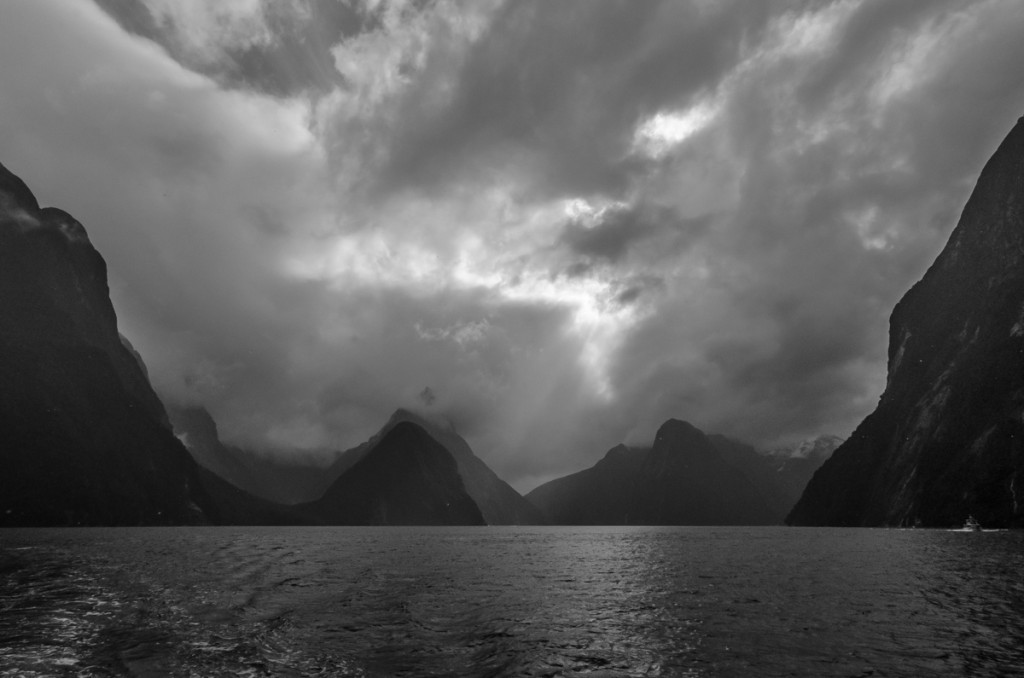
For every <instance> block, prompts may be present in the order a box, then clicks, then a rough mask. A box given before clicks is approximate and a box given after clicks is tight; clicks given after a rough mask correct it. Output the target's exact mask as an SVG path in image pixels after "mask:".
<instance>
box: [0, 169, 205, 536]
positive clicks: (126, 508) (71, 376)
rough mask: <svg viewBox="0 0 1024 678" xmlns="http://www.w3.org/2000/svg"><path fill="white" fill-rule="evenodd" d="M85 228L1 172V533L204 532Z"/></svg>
mask: <svg viewBox="0 0 1024 678" xmlns="http://www.w3.org/2000/svg"><path fill="white" fill-rule="evenodd" d="M211 509H212V507H211V505H210V503H209V499H208V498H207V496H206V494H205V492H204V491H203V490H202V488H201V487H200V483H199V477H198V468H197V466H196V465H195V463H194V462H193V461H192V459H191V458H190V457H189V455H188V453H187V452H186V451H185V449H184V448H183V447H182V446H181V444H180V443H179V442H178V440H177V439H175V437H174V435H173V434H172V433H171V431H170V427H169V424H168V420H167V415H166V413H165V412H164V408H163V405H162V404H161V403H160V400H159V399H158V398H157V396H156V394H155V393H154V392H153V390H152V388H151V387H150V385H149V380H148V378H147V376H146V374H145V372H144V370H143V368H142V367H141V362H140V361H139V360H138V357H137V355H136V354H135V353H134V351H133V350H132V349H131V347H130V345H128V343H127V341H126V340H125V339H124V338H123V337H121V336H120V335H119V334H118V331H117V318H116V316H115V314H114V308H113V306H112V305H111V303H110V298H109V292H108V287H107V270H106V264H105V262H104V261H103V258H102V257H101V256H100V254H99V253H98V252H97V251H96V250H95V248H93V246H92V244H91V243H90V241H89V237H88V235H87V234H86V231H85V228H83V227H82V225H81V224H80V223H79V222H78V221H76V220H75V219H74V218H73V217H71V216H70V215H69V214H67V213H66V212H63V211H62V210H59V209H55V208H51V207H48V208H42V209H41V208H40V207H39V204H38V202H37V201H36V199H35V197H34V196H33V195H32V192H31V191H30V190H29V189H28V187H27V186H26V185H25V184H24V182H22V181H21V180H20V179H19V178H18V177H16V176H14V175H13V174H11V173H10V172H9V171H8V170H7V169H6V168H5V167H3V166H2V165H0V524H4V525H65V524H72V525H79V524H82V525H136V524H168V523H196V522H205V521H207V520H208V519H209V518H210V517H211V516H210V515H209V513H210V511H211Z"/></svg>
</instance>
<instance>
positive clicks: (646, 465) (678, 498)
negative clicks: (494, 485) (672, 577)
mask: <svg viewBox="0 0 1024 678" xmlns="http://www.w3.org/2000/svg"><path fill="white" fill-rule="evenodd" d="M526 498H527V499H528V500H530V501H531V502H532V503H533V504H534V505H535V506H537V507H538V508H540V509H541V510H542V511H543V512H544V513H545V514H546V515H547V516H548V517H549V518H550V520H551V522H553V523H555V524H576V525H601V524H608V525H763V524H769V523H771V522H773V512H772V509H771V508H770V507H769V505H768V503H766V501H765V500H764V498H763V497H762V496H761V494H760V492H759V491H758V490H757V488H756V487H755V486H754V484H753V483H752V482H751V481H750V480H749V479H748V478H747V477H746V476H745V475H744V474H743V473H741V472H740V471H739V470H737V469H736V468H734V467H733V466H731V465H730V464H729V463H728V462H726V460H725V459H724V458H723V456H722V454H721V453H720V452H719V450H718V449H717V448H716V447H715V444H714V443H713V442H712V441H711V440H710V439H709V438H708V436H706V435H705V434H704V433H703V432H701V431H700V430H699V429H697V428H696V427H694V426H692V425H691V424H688V423H686V422H683V421H679V420H676V419H670V420H669V421H667V422H665V423H664V424H663V425H662V426H661V428H659V429H658V433H657V435H656V436H655V439H654V445H653V446H652V447H651V448H650V449H649V450H633V449H630V448H628V447H626V446H624V445H619V446H617V447H614V448H612V449H611V450H609V451H608V453H607V454H606V455H605V456H604V458H603V459H601V461H599V462H598V463H597V464H595V465H594V466H593V467H591V468H589V469H586V470H584V471H580V472H579V473H574V474H572V475H569V476H565V477H563V478H558V479H555V480H552V481H550V482H548V483H545V484H544V485H541V486H540V487H538V488H536V489H535V490H533V491H532V492H530V493H529V494H527V495H526Z"/></svg>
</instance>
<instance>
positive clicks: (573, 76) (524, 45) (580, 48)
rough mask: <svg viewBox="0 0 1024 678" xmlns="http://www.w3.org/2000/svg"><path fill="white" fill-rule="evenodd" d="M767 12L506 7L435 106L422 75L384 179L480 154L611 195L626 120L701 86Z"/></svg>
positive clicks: (435, 169) (666, 6)
mask: <svg viewBox="0 0 1024 678" xmlns="http://www.w3.org/2000/svg"><path fill="white" fill-rule="evenodd" d="M769 17H770V14H769V12H768V5H767V4H765V3H742V2H738V3H732V2H727V3H714V4H702V5H698V4H695V3H672V2H663V3H658V2H653V3H639V4H637V3H632V2H597V3H595V2H586V1H575V2H559V3H548V2H543V1H530V2H511V3H506V4H505V5H504V6H503V7H502V9H501V10H500V11H499V12H498V13H497V15H496V16H495V17H494V19H493V21H492V22H491V24H490V26H489V27H488V29H487V31H486V33H485V34H484V35H483V36H482V37H481V38H480V39H479V40H477V41H476V42H475V43H474V44H473V45H472V47H471V48H470V49H469V50H468V52H467V53H466V54H465V55H464V56H463V57H462V58H461V59H460V60H459V62H458V64H457V70H456V73H455V76H454V81H453V82H452V83H451V84H450V85H449V89H451V90H453V91H452V92H451V94H450V95H449V96H447V97H446V98H445V100H444V101H443V102H442V103H441V104H440V105H435V106H433V107H426V106H424V105H423V101H424V100H426V99H436V96H435V90H436V88H437V87H439V86H440V83H438V82H437V81H436V80H434V79H426V80H425V81H424V82H423V83H422V84H421V85H418V86H417V87H416V88H414V89H413V90H412V91H411V92H410V93H409V95H408V96H407V97H406V98H405V100H404V101H403V107H404V110H403V111H402V112H401V113H400V119H402V121H403V122H406V121H407V122H408V123H410V124H407V125H406V124H399V125H398V126H397V128H396V129H394V130H393V136H392V138H391V140H390V141H389V159H388V163H387V166H386V167H385V168H384V181H385V182H386V183H387V184H389V185H396V186H399V187H401V186H409V185H412V186H431V185H436V184H437V182H439V181H459V180H472V179H473V178H474V175H475V174H476V173H477V172H478V171H479V169H480V167H479V165H478V163H480V162H483V163H486V165H487V166H489V167H494V166H498V167H501V166H503V165H504V166H512V167H510V168H507V169H509V171H510V173H512V174H514V175H515V179H516V180H518V181H520V182H521V183H522V184H523V185H524V186H525V187H526V188H528V189H529V190H530V191H531V192H538V193H540V194H542V195H560V194H564V193H570V194H573V193H575V194H583V195H588V194H591V193H593V192H601V193H606V194H611V195H617V194H619V193H620V192H621V191H622V190H624V189H625V187H626V186H627V185H628V182H629V178H630V176H631V175H632V174H633V173H634V172H636V171H638V170H639V169H640V168H641V167H642V164H640V163H639V162H638V161H637V160H636V159H632V158H630V157H629V155H630V154H629V150H630V146H631V144H632V139H633V133H634V129H635V126H636V124H637V123H638V122H639V121H640V120H641V119H642V118H644V117H645V116H649V115H652V114H654V113H656V112H657V111H658V110H659V109H660V108H662V107H664V106H683V105H685V104H686V103H687V102H689V101H690V100H692V99H693V98H694V97H696V96H698V95H701V94H703V93H705V92H707V91H709V90H712V89H713V88H714V87H715V85H716V84H717V82H718V80H719V79H720V78H721V77H722V76H723V74H724V73H725V72H727V70H728V69H729V68H731V67H733V66H734V65H735V63H736V61H737V59H738V58H739V56H740V54H741V53H742V52H743V49H744V46H745V44H746V43H747V41H756V40H757V36H758V33H759V32H760V31H762V30H763V29H764V26H765V23H766V21H767V20H768V19H769ZM448 77H451V76H448ZM424 113H426V115H424Z"/></svg>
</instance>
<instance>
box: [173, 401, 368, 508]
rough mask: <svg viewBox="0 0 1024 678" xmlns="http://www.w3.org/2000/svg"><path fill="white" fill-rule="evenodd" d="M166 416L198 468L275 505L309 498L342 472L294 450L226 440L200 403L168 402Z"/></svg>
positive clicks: (324, 489) (308, 499)
mask: <svg viewBox="0 0 1024 678" xmlns="http://www.w3.org/2000/svg"><path fill="white" fill-rule="evenodd" d="M167 414H168V415H169V416H170V420H171V425H172V427H173V428H174V433H175V435H177V436H178V438H179V440H181V441H182V443H184V445H185V447H186V448H187V449H188V451H189V452H190V453H191V455H192V457H193V458H194V459H195V460H196V461H197V462H198V463H199V465H200V466H202V467H203V468H205V469H207V470H209V471H211V472H212V473H214V474H216V475H218V476H220V477H221V478H223V479H224V480H227V481H228V482H230V483H231V484H232V485H234V486H235V487H238V488H240V489H242V490H245V491H246V492H248V493H251V494H253V495H255V496H257V497H260V498H262V499H266V500H268V501H271V502H274V503H278V504H299V503H302V502H309V501H313V500H314V499H317V498H318V497H320V496H321V495H323V493H324V492H325V491H326V490H327V488H328V487H330V485H331V483H332V482H334V481H335V480H337V477H338V476H339V475H340V474H341V472H342V471H344V468H343V469H342V470H341V471H335V470H333V468H332V467H330V466H324V465H323V464H317V463H316V460H315V459H313V458H312V457H310V456H308V455H306V456H303V455H302V454H301V453H298V452H296V453H293V454H288V455H287V456H284V455H279V456H271V455H261V454H258V453H255V452H251V451H249V450H245V449H242V448H239V447H236V446H233V445H228V444H225V443H224V442H222V441H221V439H220V436H219V434H218V432H217V424H216V422H215V421H214V420H213V417H211V416H210V413H209V412H208V411H207V410H206V408H204V407H198V406H191V407H175V406H171V407H168V408H167ZM339 458H341V457H339ZM349 466H351V464H348V465H347V466H345V468H348V467H349Z"/></svg>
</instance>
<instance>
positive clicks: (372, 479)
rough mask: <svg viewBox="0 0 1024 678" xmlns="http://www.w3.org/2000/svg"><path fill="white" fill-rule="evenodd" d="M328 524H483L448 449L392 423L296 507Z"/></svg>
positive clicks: (404, 424) (412, 426) (411, 425)
mask: <svg viewBox="0 0 1024 678" xmlns="http://www.w3.org/2000/svg"><path fill="white" fill-rule="evenodd" d="M296 508H297V509H298V510H301V511H303V512H305V513H307V514H308V515H310V516H313V517H314V518H315V519H316V520H317V521H318V522H323V523H325V524H330V525H483V524H484V517H483V514H482V513H481V512H480V508H479V507H478V506H477V505H476V502H474V501H473V499H472V498H471V497H470V496H469V494H467V492H466V488H465V486H464V485H463V482H462V478H461V477H460V476H459V471H458V465H457V464H456V462H455V459H454V458H453V457H452V455H451V453H449V452H448V450H446V449H445V448H444V446H443V445H441V444H440V443H439V442H437V441H436V440H434V439H433V438H432V437H431V436H430V434H428V433H427V432H426V431H425V430H424V429H423V428H422V427H420V426H418V425H416V424H414V423H412V422H408V421H402V422H398V423H396V424H395V425H394V426H391V427H390V428H389V429H388V430H387V431H386V433H384V434H383V435H382V436H379V437H378V438H377V439H376V440H375V441H373V443H372V445H370V447H369V448H368V449H366V450H365V452H364V454H363V455H362V458H360V459H359V460H358V461H357V462H356V463H355V464H353V465H352V467H351V468H349V469H348V470H347V471H345V472H344V473H343V474H342V475H341V477H339V478H338V479H337V481H335V482H334V484H333V485H331V487H329V488H328V490H327V492H326V493H324V495H323V497H321V498H320V499H318V500H316V501H314V502H310V503H308V504H301V505H299V506H297V507H296Z"/></svg>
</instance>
